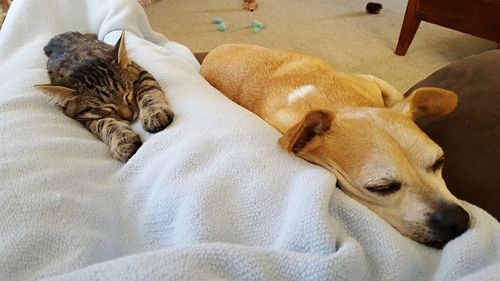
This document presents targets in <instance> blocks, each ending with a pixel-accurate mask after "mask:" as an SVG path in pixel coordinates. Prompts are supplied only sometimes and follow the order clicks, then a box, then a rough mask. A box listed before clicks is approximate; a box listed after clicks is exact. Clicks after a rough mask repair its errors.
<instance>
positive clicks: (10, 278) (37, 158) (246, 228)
mask: <svg viewBox="0 0 500 281" xmlns="http://www.w3.org/2000/svg"><path fill="white" fill-rule="evenodd" d="M207 24H210V19H207ZM122 29H124V30H126V31H127V35H128V37H127V41H126V44H127V48H128V50H129V54H130V56H131V57H132V59H134V60H135V61H136V62H137V63H139V64H140V65H142V66H143V67H144V68H146V69H147V70H148V71H150V72H151V73H152V74H153V75H154V76H155V77H156V78H157V79H158V81H159V83H160V85H161V86H162V87H163V89H164V90H165V92H166V93H167V95H168V98H169V100H170V102H171V104H172V106H173V109H174V111H175V113H176V116H175V120H174V122H173V124H172V125H171V126H169V127H168V128H167V129H165V130H164V131H162V132H160V133H157V134H155V135H152V136H151V137H150V138H149V139H148V140H147V141H146V142H145V143H144V145H143V146H142V147H141V148H140V149H139V151H138V152H137V153H136V154H135V155H134V157H133V158H132V159H131V160H130V161H129V162H128V163H126V164H122V163H120V162H118V161H116V160H113V159H112V158H111V156H110V154H109V151H108V148H107V146H106V145H105V144H104V143H102V142H101V141H99V140H97V139H96V138H95V137H94V136H93V135H92V134H91V133H90V132H89V131H87V129H85V128H84V127H83V126H82V125H81V124H79V123H78V122H76V121H74V120H72V119H70V118H68V117H66V116H65V115H64V114H63V113H62V111H61V110H60V109H59V108H57V107H56V106H54V105H53V104H51V103H50V101H49V98H47V97H46V96H45V95H43V94H41V93H40V92H37V91H36V90H35V89H34V88H33V85H35V84H40V83H47V82H48V81H49V80H48V76H47V71H46V66H45V65H46V62H47V58H46V56H45V55H44V53H43V46H44V45H45V44H46V43H47V42H48V40H49V39H50V38H51V37H52V36H53V35H55V34H58V33H62V32H66V31H70V30H71V31H80V32H94V33H98V34H99V38H101V39H104V40H105V41H106V42H108V43H110V44H113V43H114V42H115V41H116V39H117V38H118V36H119V34H120V30H122ZM198 69H199V65H198V63H197V62H196V61H195V60H194V57H193V56H192V54H191V53H190V52H189V50H188V49H187V48H185V47H183V46H181V45H179V44H176V43H173V42H169V41H168V40H167V39H166V38H164V37H163V36H162V35H160V34H158V33H155V32H153V31H152V30H151V28H150V26H149V24H148V22H147V18H146V15H145V13H144V11H143V10H142V8H141V7H140V5H139V4H138V2H137V1H136V0H128V1H125V0H122V1H118V0H108V1H102V0H87V1H83V0H80V1H74V0H45V1H40V0H23V1H14V2H13V6H12V7H11V10H10V12H9V14H8V16H7V19H6V21H5V24H4V27H3V28H2V30H1V32H0V280H5V281H17V280H40V279H44V280H103V281H104V280H106V281H108V280H125V281H126V280H149V281H155V280H213V279H217V280H457V279H461V280H498V278H499V276H500V226H499V224H498V222H497V221H496V220H495V219H494V218H493V217H491V216H490V215H489V214H487V213H486V212H484V211H483V210H481V209H479V208H477V207H475V206H473V205H470V204H467V205H466V207H467V209H468V211H469V212H470V214H471V216H472V226H471V229H470V230H468V231H467V232H466V233H464V234H463V235H461V236H460V237H458V238H457V239H455V240H453V241H451V242H450V243H448V245H447V246H446V247H445V248H444V249H443V250H435V249H432V248H428V247H426V246H423V245H421V244H418V243H416V242H414V241H411V240H409V239H407V238H405V237H403V236H401V235H400V234H399V233H398V232H397V231H396V230H394V229H393V228H392V227H391V226H390V225H388V224H387V223H386V222H385V221H383V220H382V219H380V218H379V217H377V216H376V215H375V214H374V213H372V212H371V211H369V210H368V209H367V208H365V207H364V206H363V205H361V204H359V203H358V202H356V201H354V200H352V199H350V198H349V197H347V196H346V195H345V194H343V193H342V192H341V191H340V190H338V189H337V188H335V182H336V179H335V177H334V176H333V175H332V174H331V173H329V172H327V171H326V170H324V169H322V168H320V167H318V166H315V165H312V164H309V163H307V162H306V161H304V160H301V159H299V158H297V157H295V156H293V155H289V154H286V153H285V152H283V151H282V150H280V149H279V147H278V145H277V143H276V141H277V139H278V137H279V133H278V132H277V131H276V130H275V129H273V128H272V127H270V126H269V125H268V124H266V123H265V122H264V121H262V120H261V119H259V118H258V117H257V116H255V115H254V114H252V113H251V112H248V111H246V110H245V109H243V108H241V107H239V106H238V105H236V104H234V103H232V102H231V101H230V100H228V99H227V98H225V97H224V96H223V95H222V94H220V93H219V92H218V91H216V90H215V89H214V88H212V87H211V86H210V85H209V84H208V83H207V82H206V81H204V80H203V79H202V78H201V77H200V76H199V75H198V73H197V72H198Z"/></svg>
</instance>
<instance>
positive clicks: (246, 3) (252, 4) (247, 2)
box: [243, 0, 257, 12]
mask: <svg viewBox="0 0 500 281" xmlns="http://www.w3.org/2000/svg"><path fill="white" fill-rule="evenodd" d="M243 9H245V10H249V11H250V12H253V11H255V10H257V1H255V0H243Z"/></svg>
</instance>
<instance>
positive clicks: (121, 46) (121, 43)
mask: <svg viewBox="0 0 500 281" xmlns="http://www.w3.org/2000/svg"><path fill="white" fill-rule="evenodd" d="M114 52H115V56H116V60H117V61H118V64H119V65H120V66H121V67H122V68H126V67H127V66H128V65H129V64H130V63H131V61H130V59H129V57H128V55H127V49H125V31H122V35H121V36H120V39H118V42H116V45H115V48H114Z"/></svg>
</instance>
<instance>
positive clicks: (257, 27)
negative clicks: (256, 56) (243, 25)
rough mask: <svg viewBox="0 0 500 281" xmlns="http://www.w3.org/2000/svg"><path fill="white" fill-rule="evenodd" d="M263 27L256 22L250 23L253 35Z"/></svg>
mask: <svg viewBox="0 0 500 281" xmlns="http://www.w3.org/2000/svg"><path fill="white" fill-rule="evenodd" d="M264 27H265V26H264V25H263V24H262V23H261V22H258V21H256V20H254V21H253V22H252V29H253V32H255V33H257V32H259V31H261V30H262V29H263V28H264Z"/></svg>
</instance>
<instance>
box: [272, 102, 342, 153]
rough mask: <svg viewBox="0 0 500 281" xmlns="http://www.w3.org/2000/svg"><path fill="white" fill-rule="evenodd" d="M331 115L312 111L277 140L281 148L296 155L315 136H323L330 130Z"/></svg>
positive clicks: (322, 111)
mask: <svg viewBox="0 0 500 281" xmlns="http://www.w3.org/2000/svg"><path fill="white" fill-rule="evenodd" d="M332 120H333V114H332V113H331V112H328V111H324V110H313V111H310V112H309V113H307V115H306V116H305V117H304V118H303V119H302V120H301V121H300V122H299V123H298V124H297V125H295V126H293V127H292V128H290V129H289V130H288V131H286V132H285V134H284V135H283V136H282V137H281V138H280V139H279V140H278V144H279V146H280V147H281V148H283V149H284V150H286V151H287V152H293V153H297V152H299V151H300V150H302V149H303V148H304V147H305V146H306V144H307V143H308V142H310V141H311V140H312V139H313V138H314V137H315V136H319V135H322V134H324V133H325V132H327V131H328V130H329V129H330V125H331V123H332Z"/></svg>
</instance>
